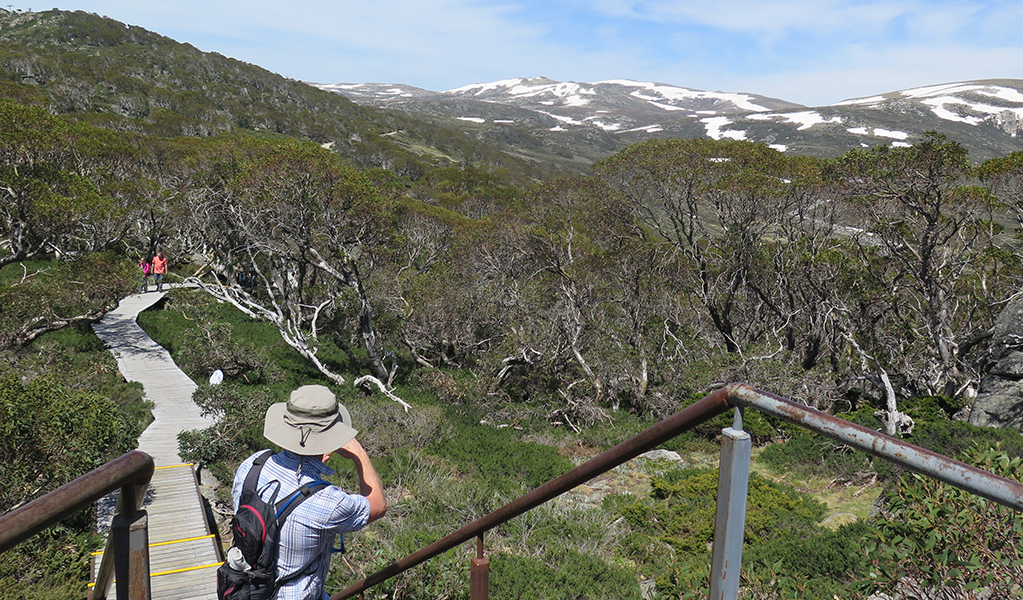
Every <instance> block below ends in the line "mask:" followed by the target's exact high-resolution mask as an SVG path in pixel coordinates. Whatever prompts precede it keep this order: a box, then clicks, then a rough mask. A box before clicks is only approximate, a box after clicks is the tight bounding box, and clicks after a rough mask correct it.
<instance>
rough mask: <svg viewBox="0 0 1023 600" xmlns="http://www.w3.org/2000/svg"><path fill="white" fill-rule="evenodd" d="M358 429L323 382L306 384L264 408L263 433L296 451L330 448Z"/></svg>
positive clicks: (319, 451)
mask: <svg viewBox="0 0 1023 600" xmlns="http://www.w3.org/2000/svg"><path fill="white" fill-rule="evenodd" d="M358 433H359V432H358V431H356V430H355V429H353V428H352V417H351V416H350V415H349V414H348V409H347V408H345V407H344V405H342V404H339V403H338V401H337V398H336V397H335V396H334V393H333V392H331V391H330V390H329V389H327V388H326V387H324V386H322V385H305V386H302V387H300V388H298V389H297V390H295V391H294V392H291V396H290V397H289V398H288V401H287V402H279V403H277V404H274V405H272V406H271V407H270V408H268V409H267V411H266V420H265V422H264V424H263V437H265V438H266V439H268V440H270V441H271V442H273V443H275V444H277V445H278V446H280V447H281V448H284V449H285V450H291V451H292V452H294V453H296V454H304V455H310V456H313V455H319V454H326V453H328V452H333V451H335V450H337V449H338V448H340V447H341V446H344V445H345V444H347V443H348V442H349V441H351V440H352V438H354V437H355V436H356V435H357V434H358Z"/></svg>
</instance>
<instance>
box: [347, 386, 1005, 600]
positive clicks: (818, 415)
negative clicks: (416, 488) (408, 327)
mask: <svg viewBox="0 0 1023 600" xmlns="http://www.w3.org/2000/svg"><path fill="white" fill-rule="evenodd" d="M743 407H750V408H755V409H757V410H760V411H762V412H764V413H767V414H770V415H772V416H775V417H778V418H780V419H783V420H786V421H789V422H791V423H795V424H797V425H800V426H803V427H806V428H808V429H810V430H812V431H815V432H817V433H819V434H821V435H824V436H826V437H829V438H831V439H834V440H836V441H838V442H841V443H843V444H847V445H849V446H852V447H854V448H857V449H860V450H863V451H865V452H869V453H871V454H874V455H875V456H879V457H881V458H884V459H886V460H889V461H891V462H894V463H896V464H899V465H901V466H904V467H906V468H908V469H912V470H914V471H918V472H920V473H923V474H924V475H927V476H929V477H933V478H935V479H938V480H940V481H944V482H946V483H949V484H951V485H954V486H956V487H959V488H961V489H964V490H966V491H969V492H972V493H975V494H978V495H981V496H983V497H985V498H988V499H989V500H993V501H995V502H998V503H1000V504H1003V505H1005V506H1008V507H1010V508H1012V509H1014V510H1017V511H1023V484H1020V483H1019V482H1016V481H1013V480H1011V479H1008V478H1005V477H1001V476H999V475H995V474H993V473H989V472H988V471H985V470H983V469H979V468H977V467H974V466H971V465H968V464H966V463H963V462H960V461H957V460H954V459H951V458H948V457H946V456H942V455H940V454H936V453H934V452H931V451H929V450H926V449H924V448H920V447H919V446H915V445H913V444H910V443H907V442H904V441H902V440H898V439H895V438H893V437H890V436H887V435H884V434H882V433H878V432H876V431H872V430H870V429H867V428H865V427H862V426H860V425H856V424H855V423H851V422H849V421H846V420H844V419H840V418H838V417H835V416H833V415H829V414H827V413H824V412H821V411H818V410H815V409H812V408H809V407H807V406H804V405H801V404H798V403H795V402H792V401H790V400H787V399H785V398H782V397H780V396H776V395H774V394H770V393H768V392H764V391H761V390H758V389H756V388H754V387H752V386H749V385H745V384H741V383H732V384H729V385H726V386H724V387H722V388H721V389H719V390H717V391H715V392H713V393H711V394H709V395H708V396H706V397H704V398H703V399H701V400H699V401H697V402H695V403H693V404H691V405H689V406H687V407H686V408H684V409H682V410H681V411H679V412H677V413H675V414H674V415H672V416H670V417H668V418H666V419H664V420H663V421H661V422H660V423H657V424H656V425H654V426H653V427H650V428H649V429H647V430H645V431H643V432H641V433H639V434H637V435H635V436H633V437H631V438H629V439H628V440H626V441H624V442H622V443H620V444H618V445H617V446H615V447H614V448H611V449H610V450H607V451H605V452H603V453H601V454H599V455H597V456H595V457H593V458H591V459H590V460H588V461H586V462H585V463H583V464H581V465H579V466H578V467H575V468H574V469H572V470H571V471H568V472H567V473H565V474H564V475H561V476H560V477H557V478H555V479H552V480H551V481H549V482H547V483H545V484H543V485H541V486H540V487H538V488H536V489H535V490H533V491H531V492H529V493H527V494H525V495H524V496H521V497H519V498H518V499H516V500H513V501H512V502H510V503H508V504H506V505H504V506H502V507H501V508H498V509H497V510H495V511H493V512H491V513H489V514H487V515H484V516H483V517H480V518H479V519H477V520H475V521H473V522H472V523H470V524H468V525H466V526H464V527H462V528H461V529H458V530H457V531H455V532H453V533H451V534H449V535H447V536H445V537H443V538H441V539H439V540H437V541H435V542H433V543H432V544H430V545H428V546H425V547H423V548H422V549H420V550H418V551H417V552H414V553H412V554H410V555H408V556H406V557H405V558H402V559H399V560H396V561H394V562H392V563H391V564H389V565H387V566H386V567H384V568H383V569H381V570H379V571H377V572H376V573H373V574H372V575H370V576H368V577H366V578H365V579H362V580H361V581H358V582H356V583H354V584H352V585H350V586H349V587H347V588H345V589H343V590H341V591H340V592H338V593H337V594H334V595H333V596H331V600H343V599H344V598H351V597H353V596H355V595H356V594H360V593H362V592H364V591H365V590H367V589H369V588H370V587H373V586H374V585H377V584H379V583H382V582H384V581H386V580H387V579H390V578H391V577H394V576H396V575H399V574H401V573H403V572H404V571H407V570H408V569H411V568H412V567H414V566H416V565H419V564H421V563H423V562H425V561H427V560H429V559H431V558H433V557H435V556H437V555H439V554H441V553H443V552H446V551H447V550H450V549H451V548H453V547H455V546H457V545H459V544H461V543H464V542H467V541H469V540H471V539H472V538H474V537H475V538H479V539H480V540H482V536H483V534H484V533H485V532H486V531H488V530H490V529H493V528H494V527H497V526H498V525H501V524H503V523H505V522H507V521H509V520H511V519H513V518H515V517H517V516H519V515H521V514H522V513H524V512H527V511H529V510H532V509H533V508H536V507H537V506H539V505H541V504H543V503H545V502H547V501H549V500H552V499H554V498H555V497H557V496H559V495H561V494H563V493H565V492H567V491H569V490H571V489H572V488H574V487H576V486H578V485H580V484H582V483H585V482H587V481H589V480H590V479H593V478H594V477H596V476H598V475H601V474H603V473H605V472H607V471H610V470H611V469H613V468H615V467H617V466H618V465H621V464H623V463H625V462H627V461H629V460H631V459H633V458H635V457H637V456H639V455H640V454H642V453H643V452H646V451H648V450H652V449H654V448H656V447H657V446H659V445H660V444H663V443H664V442H666V441H668V440H670V439H671V438H673V437H675V436H677V435H679V434H681V433H685V432H686V431H689V430H691V429H693V428H695V427H696V426H698V425H700V424H702V423H705V422H707V421H709V420H710V419H713V418H714V417H716V416H718V415H720V414H722V413H724V412H725V411H726V410H728V409H729V408H736V409H740V408H743ZM737 420H738V419H737ZM740 427H741V426H740ZM740 541H741V538H740ZM478 546H479V542H478ZM480 554H482V553H481V552H480ZM736 574H737V571H736Z"/></svg>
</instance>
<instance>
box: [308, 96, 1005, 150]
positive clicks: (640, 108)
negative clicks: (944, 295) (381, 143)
mask: <svg viewBox="0 0 1023 600" xmlns="http://www.w3.org/2000/svg"><path fill="white" fill-rule="evenodd" d="M318 87H320V88H322V89H325V90H330V91H334V92H337V93H339V94H342V95H344V96H346V97H348V98H350V99H352V100H353V101H355V102H358V103H360V104H363V105H366V106H376V107H386V108H392V109H397V110H402V111H405V112H407V113H409V114H413V115H421V116H422V115H428V116H429V117H430V118H432V119H434V120H435V121H437V122H440V121H441V120H442V119H447V120H449V121H451V120H453V121H458V122H461V123H462V124H463V125H462V126H463V127H467V128H468V127H470V126H472V127H474V128H475V129H476V130H478V135H480V136H481V137H482V139H488V140H500V139H501V138H502V136H503V135H504V136H505V137H506V136H507V133H506V132H509V131H517V132H518V133H519V135H520V136H522V137H531V138H534V139H538V140H542V141H543V143H545V144H547V145H550V146H552V147H559V146H560V147H565V148H569V149H570V151H571V152H572V153H573V154H578V155H582V156H584V157H585V158H587V159H590V160H592V159H595V158H599V157H601V156H604V155H606V154H607V153H610V152H614V151H616V150H618V149H621V148H623V147H625V146H627V145H629V144H632V143H635V142H638V141H641V140H643V139H647V138H649V137H712V138H716V139H720V138H732V139H745V140H750V141H755V142H761V143H766V144H770V145H772V146H773V147H775V148H777V149H779V150H782V151H785V152H791V153H795V154H810V155H815V156H825V157H827V156H838V155H840V154H842V153H843V152H846V151H847V150H849V149H851V148H858V147H865V146H874V145H878V144H896V145H897V144H908V143H912V141H913V140H914V139H917V138H919V136H920V135H921V134H923V133H924V132H926V131H932V130H933V131H939V132H942V133H945V134H947V135H948V136H949V137H951V138H952V139H955V140H958V141H960V142H961V143H963V144H964V145H965V146H966V147H967V148H968V149H969V150H970V154H971V156H972V157H973V159H974V160H975V161H980V160H984V159H987V158H992V157H995V156H1002V155H1005V154H1007V153H1009V152H1013V151H1016V150H1020V149H1023V137H1021V135H1020V133H1021V131H1023V91H1021V90H1023V80H984V81H974V82H964V83H958V84H946V85H940V86H931V87H927V88H916V89H912V90H905V91H897V92H891V93H888V94H884V95H881V96H875V97H871V98H862V99H854V100H847V101H844V102H840V103H837V104H835V105H832V106H824V107H817V108H808V107H804V106H800V105H798V104H794V103H791V102H786V101H784V100H778V99H773V98H766V97H763V96H757V95H754V94H729V93H723V92H703V91H699V90H692V89H689V88H681V87H676V86H671V85H667V84H662V83H642V82H636V81H629V80H615V81H603V82H597V83H559V82H556V81H552V80H549V79H544V78H536V79H511V80H506V81H499V82H494V83H489V84H475V85H470V86H465V87H462V88H458V89H455V90H449V91H445V92H429V91H426V90H421V89H418V88H412V87H409V86H400V85H380V84H333V85H318Z"/></svg>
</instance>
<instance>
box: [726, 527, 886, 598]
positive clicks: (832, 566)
mask: <svg viewBox="0 0 1023 600" xmlns="http://www.w3.org/2000/svg"><path fill="white" fill-rule="evenodd" d="M872 531H873V530H872V529H871V527H870V525H869V524H867V523H865V522H862V521H857V522H855V523H850V524H849V525H844V526H842V527H839V528H838V529H837V530H835V531H830V530H827V529H819V530H817V531H815V532H813V533H812V534H809V535H805V536H779V537H777V538H775V539H772V540H768V541H765V542H763V543H760V544H754V545H751V546H750V547H748V548H746V549H745V550H744V551H743V564H746V565H756V564H763V563H766V564H769V565H771V566H772V568H773V569H774V570H775V571H778V572H783V573H786V574H787V575H789V576H791V577H796V578H799V579H803V580H812V579H826V580H831V581H836V582H837V581H842V582H846V583H851V582H852V581H854V580H855V579H857V578H859V577H861V576H862V575H863V573H864V566H865V563H864V560H863V553H862V550H861V547H862V541H863V539H864V538H865V537H866V536H868V535H870V533H871V532H872ZM779 565H780V566H779ZM843 597H844V596H843Z"/></svg>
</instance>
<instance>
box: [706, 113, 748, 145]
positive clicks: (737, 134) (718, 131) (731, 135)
mask: <svg viewBox="0 0 1023 600" xmlns="http://www.w3.org/2000/svg"><path fill="white" fill-rule="evenodd" d="M700 122H702V123H703V124H704V125H705V126H706V127H707V137H709V138H711V139H714V140H720V139H722V138H728V139H731V140H745V139H746V132H745V131H736V130H729V131H725V130H724V128H725V127H726V126H728V125H731V124H732V120H731V119H730V118H728V117H707V118H705V119H700Z"/></svg>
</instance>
